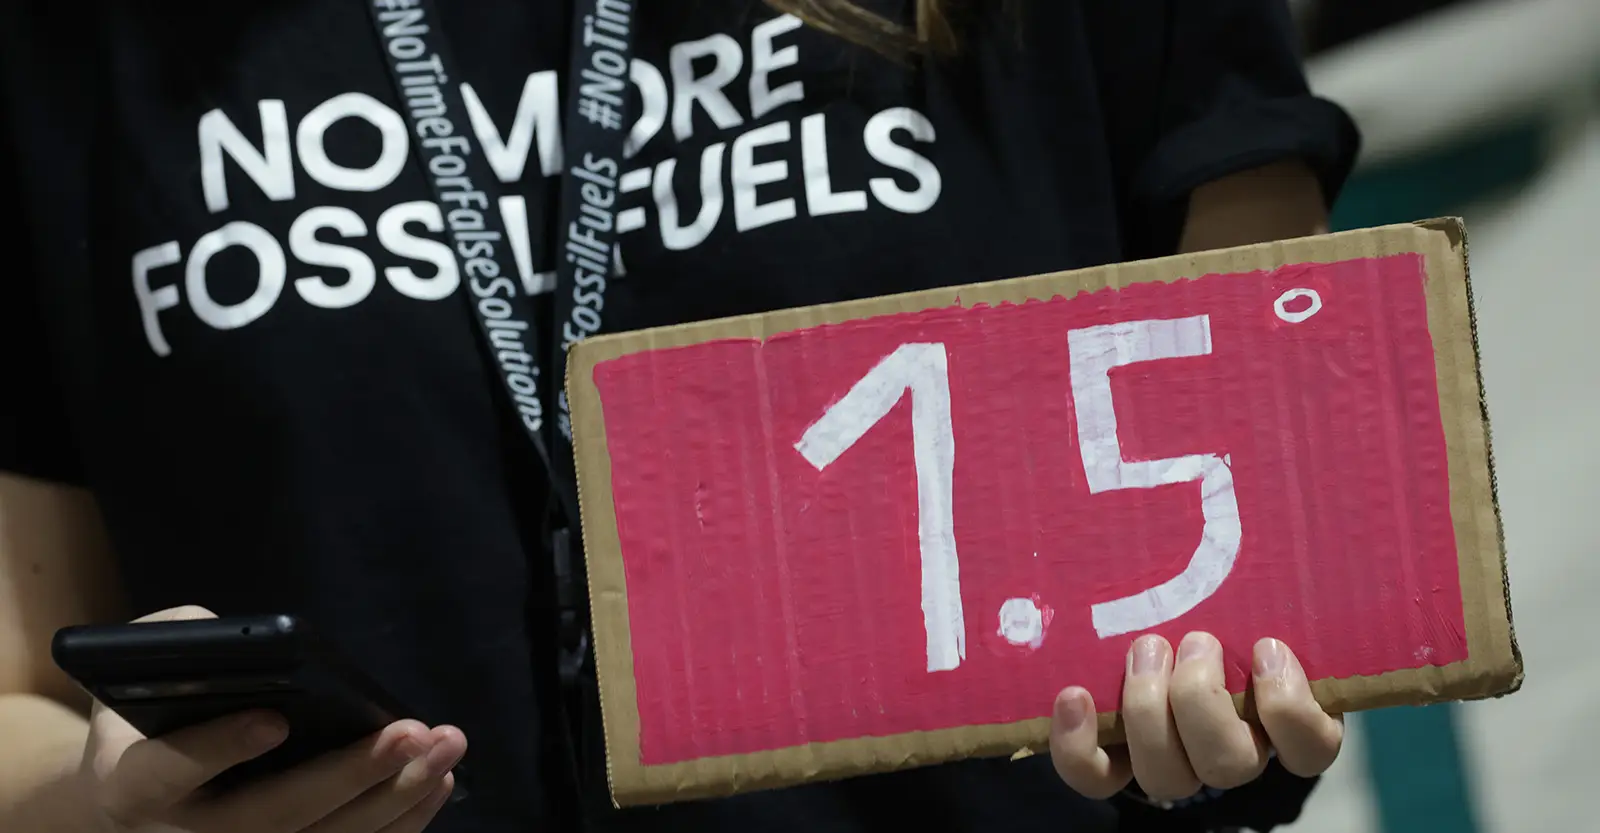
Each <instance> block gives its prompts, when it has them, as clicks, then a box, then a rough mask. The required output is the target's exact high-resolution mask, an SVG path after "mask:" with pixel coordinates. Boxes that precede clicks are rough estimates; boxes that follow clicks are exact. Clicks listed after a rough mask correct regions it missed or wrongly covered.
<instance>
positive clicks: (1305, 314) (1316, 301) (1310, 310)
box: [1272, 289, 1322, 324]
mask: <svg viewBox="0 0 1600 833" xmlns="http://www.w3.org/2000/svg"><path fill="white" fill-rule="evenodd" d="M1297 298H1305V299H1307V300H1309V301H1310V302H1311V305H1310V306H1308V307H1306V308H1305V309H1303V310H1300V311H1298V312H1290V311H1289V302H1290V301H1293V300H1295V299H1297ZM1272 311H1273V312H1274V313H1276V314H1277V316H1278V317H1279V318H1281V319H1283V320H1284V321H1287V322H1289V323H1290V324H1299V323H1300V322H1301V321H1304V320H1306V319H1307V318H1310V317H1311V316H1313V315H1316V314H1317V313H1319V312H1321V311H1322V296H1321V295H1318V294H1317V291H1316V290H1315V289H1291V290H1289V291H1288V292H1285V293H1283V294H1282V295H1279V296H1278V300H1276V301H1273V302H1272Z"/></svg>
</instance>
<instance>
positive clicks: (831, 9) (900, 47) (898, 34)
mask: <svg viewBox="0 0 1600 833" xmlns="http://www.w3.org/2000/svg"><path fill="white" fill-rule="evenodd" d="M916 2H917V10H916V18H915V22H914V23H913V24H912V25H911V26H904V25H901V24H899V23H896V22H894V21H892V20H890V19H888V18H886V17H884V16H882V15H880V14H876V13H874V12H869V11H867V10H866V9H863V8H861V7H860V6H859V5H856V4H855V3H852V2H850V0H766V3H767V5H768V6H771V7H772V8H774V9H777V10H778V11H780V12H788V13H789V14H792V15H794V16H795V17H798V18H800V19H801V20H803V21H805V22H806V23H807V24H810V25H811V26H813V27H815V28H817V29H820V30H822V31H824V32H827V33H829V34H832V35H837V36H839V37H841V38H844V39H845V40H848V41H850V42H852V43H856V44H859V45H861V46H865V47H867V48H868V49H872V50H874V51H876V52H879V53H882V54H884V55H887V56H888V57H890V58H894V59H897V60H904V59H907V58H910V57H911V56H913V55H918V54H924V55H925V54H934V55H949V54H952V53H954V52H955V51H956V50H957V49H959V48H960V45H961V41H960V38H959V37H957V35H956V30H955V26H954V25H952V23H951V21H950V5H951V3H952V0H916Z"/></svg>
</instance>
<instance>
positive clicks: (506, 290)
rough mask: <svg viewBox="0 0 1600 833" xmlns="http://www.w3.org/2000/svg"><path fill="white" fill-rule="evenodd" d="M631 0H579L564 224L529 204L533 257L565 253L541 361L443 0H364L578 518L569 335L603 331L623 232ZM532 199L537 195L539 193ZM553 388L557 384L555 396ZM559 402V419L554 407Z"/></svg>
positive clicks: (528, 424) (567, 503) (556, 479)
mask: <svg viewBox="0 0 1600 833" xmlns="http://www.w3.org/2000/svg"><path fill="white" fill-rule="evenodd" d="M633 5H634V0H577V1H576V3H575V4H574V6H575V8H574V9H573V21H572V38H571V41H572V47H571V52H572V55H571V60H570V64H569V66H568V69H567V77H566V79H565V81H566V85H567V101H566V106H565V107H564V108H563V109H562V119H563V122H562V131H563V139H562V141H563V159H564V165H565V167H566V175H565V176H563V177H562V178H561V199H560V203H559V208H558V210H557V223H556V226H555V233H554V234H553V235H551V234H549V233H548V231H549V227H548V226H547V224H546V223H545V222H544V221H543V220H544V218H543V212H542V211H541V210H540V206H539V205H537V204H536V205H532V206H530V207H529V209H528V216H529V218H530V221H531V222H530V236H531V237H532V239H533V241H534V252H533V262H534V267H535V268H537V267H538V265H539V264H541V263H542V262H543V260H542V259H541V257H540V255H541V254H542V253H541V252H540V250H539V248H538V246H539V243H540V242H541V241H542V240H553V241H554V243H555V247H554V248H555V252H556V258H555V261H556V286H555V294H554V300H555V303H554V308H555V320H554V322H553V326H552V328H551V331H552V333H553V336H554V338H553V351H552V359H551V362H552V367H551V368H549V370H548V372H546V370H545V369H544V368H541V367H540V363H539V360H538V353H539V346H540V345H539V326H538V322H537V321H535V316H534V315H533V312H532V299H530V298H528V297H526V296H525V295H524V293H523V292H522V291H521V289H520V281H519V280H518V272H517V265H516V261H515V259H514V258H513V257H512V256H511V251H510V241H509V240H508V239H507V238H506V235H505V229H504V226H503V224H502V222H501V218H500V210H499V191H500V188H499V183H498V181H497V180H496V179H495V176H494V173H493V171H491V170H490V169H489V166H488V164H487V162H486V160H485V159H484V156H483V153H482V150H481V148H479V147H477V142H476V137H475V136H474V135H473V133H472V128H471V126H470V125H469V124H468V120H467V109H466V104H465V103H464V102H463V101H462V98H461V92H460V90H461V83H462V82H463V81H465V80H466V78H465V77H464V76H462V75H461V74H460V73H459V72H458V71H457V68H456V65H455V61H454V60H453V57H452V55H451V52H450V48H449V44H448V43H447V42H446V39H445V37H444V35H443V32H442V31H441V30H440V20H439V15H438V11H437V9H436V8H435V6H434V3H433V0H368V9H369V10H370V11H371V12H372V20H373V25H374V27H375V29H376V32H377V36H378V42H379V43H380V45H381V46H382V48H383V52H384V63H385V65H386V66H388V68H389V74H390V75H391V76H392V77H393V79H394V84H395V90H396V93H397V95H398V96H399V104H400V109H401V110H402V111H403V112H404V114H405V117H406V121H407V123H408V124H409V125H410V127H411V142H412V147H413V148H415V150H416V155H417V160H418V162H419V163H420V164H421V166H422V169H423V173H424V174H425V175H426V177H427V179H428V185H429V187H430V188H431V189H432V190H433V196H434V200H435V202H437V203H438V205H439V208H440V210H441V211H442V212H443V215H444V223H445V233H446V235H447V237H448V239H449V242H450V247H451V249H452V250H453V251H454V253H455V257H456V261H457V264H458V266H459V268H460V272H461V278H462V289H461V292H462V295H463V296H464V297H465V298H466V300H467V305H468V307H469V308H470V309H471V312H472V318H473V320H474V321H476V322H477V324H478V330H479V332H480V333H481V334H482V336H483V339H484V345H483V346H484V349H485V353H486V355H487V356H488V359H489V361H490V363H491V364H492V365H493V367H494V371H495V373H496V375H498V376H499V378H500V381H501V384H502V385H504V387H505V393H506V401H507V403H509V405H510V407H511V408H512V409H514V411H515V414H514V416H515V417H516V421H517V423H518V424H519V425H521V426H522V428H523V431H524V433H526V434H527V437H528V441H529V442H531V443H532V444H533V448H534V451H535V452H536V453H537V454H538V457H539V461H540V462H541V463H542V464H543V466H544V469H545V472H546V473H547V474H548V476H549V479H550V486H551V489H552V490H553V491H554V493H555V495H556V498H557V500H558V501H559V503H560V506H561V509H562V511H563V512H564V513H565V515H566V521H567V524H568V526H569V527H575V526H576V525H577V524H578V523H579V514H578V487H577V477H576V475H575V469H574V464H573V454H572V430H571V418H570V416H569V414H568V411H567V399H566V394H565V393H564V392H563V391H562V390H561V389H562V382H563V379H562V377H563V375H564V368H565V360H566V348H567V347H568V346H570V345H571V344H572V343H573V342H575V341H579V340H582V339H583V338H584V337H587V336H590V335H594V334H595V333H596V332H599V330H600V326H601V316H602V313H603V311H604V309H605V291H606V283H607V281H608V280H609V279H610V277H611V265H612V262H613V252H614V251H615V241H616V200H617V196H618V179H619V177H620V175H621V172H622V154H623V141H624V139H625V138H626V136H627V132H628V124H627V118H626V107H625V102H626V97H627V84H628V73H629V65H630V63H631V62H632V37H631V35H632V28H633ZM530 202H532V201H530ZM551 394H554V396H552V395H551ZM551 411H554V412H555V419H554V420H550V419H548V417H549V416H550V415H551V413H550V412H551Z"/></svg>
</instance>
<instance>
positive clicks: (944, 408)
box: [794, 344, 967, 671]
mask: <svg viewBox="0 0 1600 833" xmlns="http://www.w3.org/2000/svg"><path fill="white" fill-rule="evenodd" d="M908 390H909V391H910V392H911V445H912V451H913V457H914V462H915V465H916V470H917V539H918V542H919V544H920V547H921V551H922V616H923V624H924V626H925V627H926V629H927V635H928V670H929V671H949V670H951V669H953V668H956V667H957V666H959V665H960V664H961V661H962V660H963V659H966V656H967V635H966V633H967V628H966V620H965V618H964V616H963V614H962V612H961V570H960V561H959V560H958V559H957V558H956V533H955V515H954V507H953V506H952V503H951V501H952V498H953V496H954V492H955V489H954V485H953V482H952V481H953V478H954V476H955V465H956V439H955V430H954V429H953V427H952V426H951V423H950V364H949V360H948V358H947V356H946V354H945V349H944V345H943V344H902V345H900V347H899V348H897V349H896V350H895V351H894V352H893V353H890V354H889V355H888V356H887V357H886V358H884V359H883V361H880V362H878V364H877V366H876V367H874V368H872V369H871V370H869V371H867V375H865V376H863V377H861V380H860V381H858V382H856V383H855V386H854V387H852V388H850V391H849V392H848V393H846V394H845V395H844V397H843V398H841V399H840V400H839V401H837V402H835V403H833V405H832V406H830V407H829V408H828V410H827V411H826V412H824V413H823V415H822V417H821V418H820V419H818V420H817V421H816V422H815V423H813V424H812V425H811V427H810V428H807V429H806V432H805V434H803V435H801V437H800V441H799V442H797V443H795V446H794V447H795V449H796V450H797V451H799V452H800V454H801V456H803V457H805V458H806V460H807V461H809V462H810V463H811V465H812V466H814V467H816V469H817V471H822V470H823V469H826V468H827V467H828V465H829V464H831V463H832V462H833V461H834V460H837V459H839V455H841V454H843V453H844V452H845V451H847V450H849V448H850V447H851V446H853V445H855V444H856V441H857V440H859V439H861V437H862V436H863V435H865V434H866V433H867V431H868V430H870V429H871V428H872V426H874V425H876V424H877V423H878V421H879V420H881V419H883V418H884V416H886V415H887V414H888V413H889V411H890V409H892V408H893V407H894V406H895V403H897V402H899V401H900V397H901V396H902V395H904V394H905V392H906V391H908Z"/></svg>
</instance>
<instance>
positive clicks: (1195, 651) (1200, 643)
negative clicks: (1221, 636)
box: [1178, 632, 1219, 663]
mask: <svg viewBox="0 0 1600 833" xmlns="http://www.w3.org/2000/svg"><path fill="white" fill-rule="evenodd" d="M1218 647H1219V646H1218V645H1217V640H1216V638H1215V637H1213V636H1211V635H1210V634H1204V633H1199V632H1196V633H1191V634H1188V635H1187V636H1185V637H1184V638H1183V641H1182V642H1180V643H1178V662H1180V663H1182V662H1187V661H1189V660H1192V659H1208V658H1210V657H1211V656H1212V655H1213V654H1215V653H1216V652H1217V648H1218Z"/></svg>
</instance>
